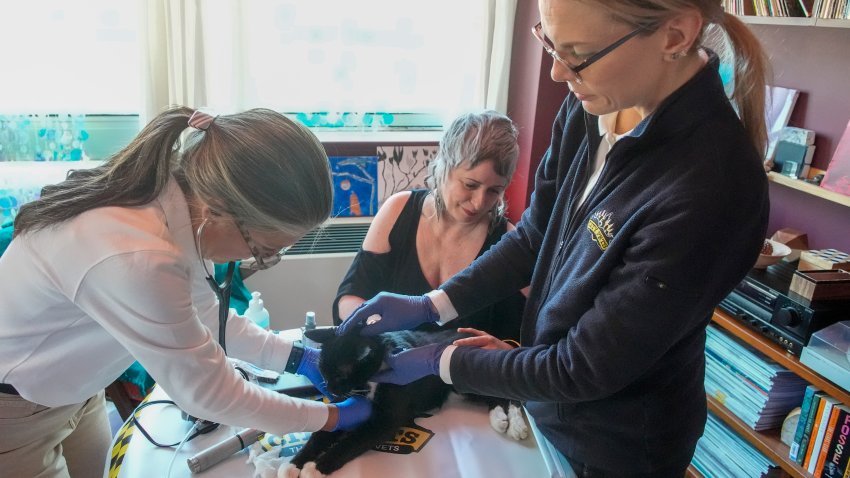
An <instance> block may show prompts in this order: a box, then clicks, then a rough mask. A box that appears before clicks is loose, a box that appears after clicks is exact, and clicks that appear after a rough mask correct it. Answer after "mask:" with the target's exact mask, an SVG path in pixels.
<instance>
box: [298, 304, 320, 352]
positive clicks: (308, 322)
mask: <svg viewBox="0 0 850 478" xmlns="http://www.w3.org/2000/svg"><path fill="white" fill-rule="evenodd" d="M315 328H316V313H315V312H313V311H310V312H307V315H305V316H304V327H301V342H303V343H304V345H308V346H310V347H318V346H319V344H318V343H316V342H314V341H312V340H310V339H308V338H307V337H306V336H305V335H304V333H305V332H307V331H308V330H313V329H315Z"/></svg>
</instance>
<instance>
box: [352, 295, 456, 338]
mask: <svg viewBox="0 0 850 478" xmlns="http://www.w3.org/2000/svg"><path fill="white" fill-rule="evenodd" d="M439 318H440V315H439V314H438V313H437V310H436V309H435V308H434V305H433V304H432V303H431V299H430V298H429V297H428V296H427V295H413V296H410V295H400V294H393V293H390V292H381V293H379V294H378V295H376V296H375V297H373V298H372V299H370V300H367V301H366V302H364V303H362V304H361V305H360V307H358V308H357V310H355V311H354V312H353V313H352V314H351V317H349V318H348V319H347V320H346V321H345V322H343V323H342V325H340V326H339V327H337V329H336V334H337V335H345V334H349V333H352V332H359V333H360V335H363V336H372V335H378V334H382V333H384V332H392V331H394V330H410V329H413V328H416V327H417V326H419V325H421V324H424V323H427V322H436V321H437V320H439Z"/></svg>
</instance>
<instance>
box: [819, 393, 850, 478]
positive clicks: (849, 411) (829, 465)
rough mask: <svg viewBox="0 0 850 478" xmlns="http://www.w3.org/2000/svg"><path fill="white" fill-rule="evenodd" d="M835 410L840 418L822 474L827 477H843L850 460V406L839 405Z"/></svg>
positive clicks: (837, 421)
mask: <svg viewBox="0 0 850 478" xmlns="http://www.w3.org/2000/svg"><path fill="white" fill-rule="evenodd" d="M835 410H836V411H837V413H838V418H837V420H836V423H835V431H834V432H833V435H832V441H831V442H830V444H829V449H828V451H827V455H826V462H825V463H824V465H823V473H822V474H821V476H824V477H826V478H842V477H843V476H844V471H845V470H846V469H847V463H848V461H850V460H848V458H850V450H848V449H847V447H848V446H850V444H848V443H847V442H848V441H850V408H848V407H847V406H846V405H839V406H837V407H835Z"/></svg>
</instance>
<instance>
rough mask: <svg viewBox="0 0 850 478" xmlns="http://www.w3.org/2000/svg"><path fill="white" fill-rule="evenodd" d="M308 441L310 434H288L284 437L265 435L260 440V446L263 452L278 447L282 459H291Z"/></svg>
mask: <svg viewBox="0 0 850 478" xmlns="http://www.w3.org/2000/svg"><path fill="white" fill-rule="evenodd" d="M309 439H310V432H295V433H288V434H286V435H284V436H282V437H281V436H278V435H271V434H269V433H266V434H265V435H264V436H263V437H262V438H260V446H261V447H263V450H265V451H269V450H271V449H272V448H274V447H280V456H281V457H284V458H292V457H293V456H295V454H296V453H298V451H299V450H301V448H303V447H304V444H305V443H307V440H309Z"/></svg>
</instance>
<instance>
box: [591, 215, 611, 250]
mask: <svg viewBox="0 0 850 478" xmlns="http://www.w3.org/2000/svg"><path fill="white" fill-rule="evenodd" d="M587 230H588V231H590V236H591V238H592V239H593V242H595V243H596V245H597V246H599V248H600V249H602V250H603V251H604V250H605V249H608V243H609V242H611V239H613V238H614V222H613V221H612V220H611V213H610V212H608V211H606V210H604V209H601V210H599V211H596V212H594V213H593V215H592V216H590V220H589V221H587Z"/></svg>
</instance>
